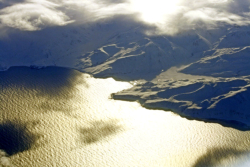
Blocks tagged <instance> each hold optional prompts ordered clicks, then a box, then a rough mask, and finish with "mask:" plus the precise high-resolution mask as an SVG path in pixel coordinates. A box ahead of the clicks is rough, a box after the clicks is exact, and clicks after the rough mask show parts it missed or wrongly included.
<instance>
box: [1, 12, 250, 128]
mask: <svg viewBox="0 0 250 167" xmlns="http://www.w3.org/2000/svg"><path fill="white" fill-rule="evenodd" d="M4 9H5V8H4ZM9 10H10V9H9ZM248 10H249V9H248ZM0 19H2V22H4V20H3V18H0ZM230 19H231V20H230V21H231V22H229V21H227V22H226V23H223V20H221V21H220V23H219V24H217V25H216V26H211V27H209V26H200V27H197V26H196V27H195V28H185V27H183V29H182V30H181V31H179V32H176V33H175V34H174V35H173V34H164V33H163V34H150V33H146V32H148V30H152V29H154V27H153V28H152V26H150V25H146V24H142V23H141V22H136V21H134V20H133V19H131V17H130V16H129V17H124V16H121V15H118V16H115V17H113V18H112V19H106V20H105V21H100V22H94V23H82V24H80V23H78V24H67V26H62V25H60V26H49V27H46V28H41V29H39V31H26V30H25V31H23V30H22V29H21V28H19V29H20V30H15V31H14V30H13V31H12V29H11V30H10V32H9V33H8V34H7V35H2V36H1V38H0V70H7V69H8V68H9V67H11V66H30V67H31V68H34V69H39V68H43V67H45V66H60V67H68V68H74V69H77V70H79V71H81V72H85V73H89V74H91V75H93V76H94V77H101V78H107V77H113V78H115V79H117V80H123V81H129V82H131V84H133V87H132V88H130V89H128V90H124V91H122V92H118V93H115V94H113V95H112V97H113V98H114V99H120V100H132V101H138V102H139V103H141V104H142V106H144V107H147V108H153V109H163V110H171V111H173V112H175V113H177V114H179V115H181V116H183V117H186V118H189V119H198V120H205V121H211V122H213V121H215V122H220V123H221V124H223V125H226V126H233V127H236V128H238V129H242V130H245V129H250V111H249V110H250V68H249V67H250V26H249V24H234V22H233V21H234V19H236V18H235V17H233V16H232V17H231V18H230ZM65 24H66V23H65ZM201 25H202V24H201ZM10 26H12V28H13V27H14V26H13V25H12V24H10ZM204 27H205V28H204ZM14 29H15V27H14Z"/></svg>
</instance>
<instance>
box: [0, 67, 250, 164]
mask: <svg viewBox="0 0 250 167" xmlns="http://www.w3.org/2000/svg"><path fill="white" fill-rule="evenodd" d="M129 87H131V85H130V84H129V83H127V82H117V81H114V80H113V79H111V78H109V79H95V78H93V77H90V76H89V75H87V74H82V73H80V72H78V71H75V70H71V69H66V68H59V67H48V68H44V69H40V70H36V69H30V68H27V67H13V68H10V69H9V70H8V71H6V72H0V103H1V105H0V112H1V114H0V122H1V123H0V137H1V139H0V147H1V149H2V150H4V151H5V152H6V153H8V154H9V155H10V156H9V159H10V161H11V163H12V165H13V166H18V167H19V166H25V167H41V166H62V167H63V166H69V167H71V166H74V167H77V166H84V167H95V166H96V167H109V166H110V167H168V166H169V167H189V166H190V167H198V166H241V165H246V163H248V159H250V155H249V152H250V147H249V146H250V141H249V137H250V132H248V131H245V132H243V131H239V130H236V129H232V128H226V127H222V126H221V125H219V124H213V123H204V122H200V121H190V120H187V119H184V118H181V117H179V116H177V115H175V114H173V113H171V112H164V111H160V110H147V109H144V108H142V107H141V106H140V105H139V104H138V103H136V102H125V101H116V100H113V99H110V94H111V93H114V92H118V91H121V90H123V89H126V88H129ZM1 161H3V159H1Z"/></svg>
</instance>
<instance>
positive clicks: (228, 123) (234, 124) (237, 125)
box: [0, 65, 250, 131]
mask: <svg viewBox="0 0 250 167" xmlns="http://www.w3.org/2000/svg"><path fill="white" fill-rule="evenodd" d="M19 67H25V68H30V69H32V70H41V69H44V68H49V67H56V68H67V69H71V70H76V71H79V72H81V73H86V74H88V75H90V76H91V77H94V78H101V79H106V78H113V79H114V80H116V81H122V82H130V81H126V80H120V79H118V80H117V79H116V77H105V76H103V77H100V76H98V77H95V76H94V75H93V74H91V73H88V72H83V71H80V70H79V69H76V68H71V67H63V66H34V65H30V66H11V67H8V68H6V69H4V70H0V72H6V71H8V70H10V69H11V68H19ZM110 96H111V99H114V100H121V101H129V102H137V103H139V104H140V105H141V106H142V107H144V108H146V109H150V110H163V111H165V112H172V113H173V114H176V115H178V116H180V117H182V118H185V119H187V120H196V121H202V122H204V123H217V124H220V125H221V126H223V127H228V128H234V129H237V130H240V131H249V130H250V126H248V125H247V124H244V123H242V122H239V121H236V120H233V119H230V120H226V119H216V118H197V117H192V116H190V115H186V114H183V113H180V112H177V111H173V110H172V109H169V108H165V107H154V106H151V105H145V104H143V101H140V100H139V99H137V98H134V99H133V98H131V99H129V98H119V97H115V93H113V94H111V95H110Z"/></svg>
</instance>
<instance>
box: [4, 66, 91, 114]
mask: <svg viewBox="0 0 250 167" xmlns="http://www.w3.org/2000/svg"><path fill="white" fill-rule="evenodd" d="M78 84H81V85H84V86H86V87H88V84H87V83H86V82H85V79H84V77H83V75H82V73H81V72H79V71H76V70H73V69H68V68H61V67H45V68H42V69H36V68H30V67H11V68H10V69H9V70H7V71H2V72H0V92H1V93H2V94H4V93H5V91H6V90H7V89H11V90H12V91H15V92H22V93H19V94H18V93H14V94H13V95H12V99H13V98H15V99H21V98H22V96H23V92H24V93H25V92H26V91H25V90H28V92H27V93H29V94H30V95H31V96H35V97H34V98H37V97H41V98H42V99H43V100H42V101H41V100H39V102H37V105H35V106H34V108H37V109H38V110H41V109H42V110H44V111H50V110H54V111H64V110H65V109H66V108H67V112H68V111H70V109H69V108H70V105H69V104H68V100H69V99H71V98H72V97H73V96H74V93H75V90H76V89H75V86H76V85H78ZM27 93H26V94H27ZM14 95H15V96H17V97H13V96H14ZM1 98H9V96H8V92H6V96H2V97H1V96H0V100H1ZM2 100H3V101H6V99H2ZM7 100H8V99H7ZM55 104H56V105H55ZM58 104H62V105H58ZM62 108H63V109H62ZM65 111H66V110H65Z"/></svg>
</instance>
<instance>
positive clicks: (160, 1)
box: [131, 0, 181, 23]
mask: <svg viewBox="0 0 250 167" xmlns="http://www.w3.org/2000/svg"><path fill="white" fill-rule="evenodd" d="M180 1H181V0H175V1H172V0H131V4H132V9H133V10H135V11H136V12H138V13H139V14H140V17H141V19H142V20H143V21H145V22H148V23H161V22H162V21H163V20H164V18H165V17H166V15H171V14H173V13H174V12H175V11H176V10H177V9H178V8H179V7H180V6H179V3H180Z"/></svg>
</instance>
